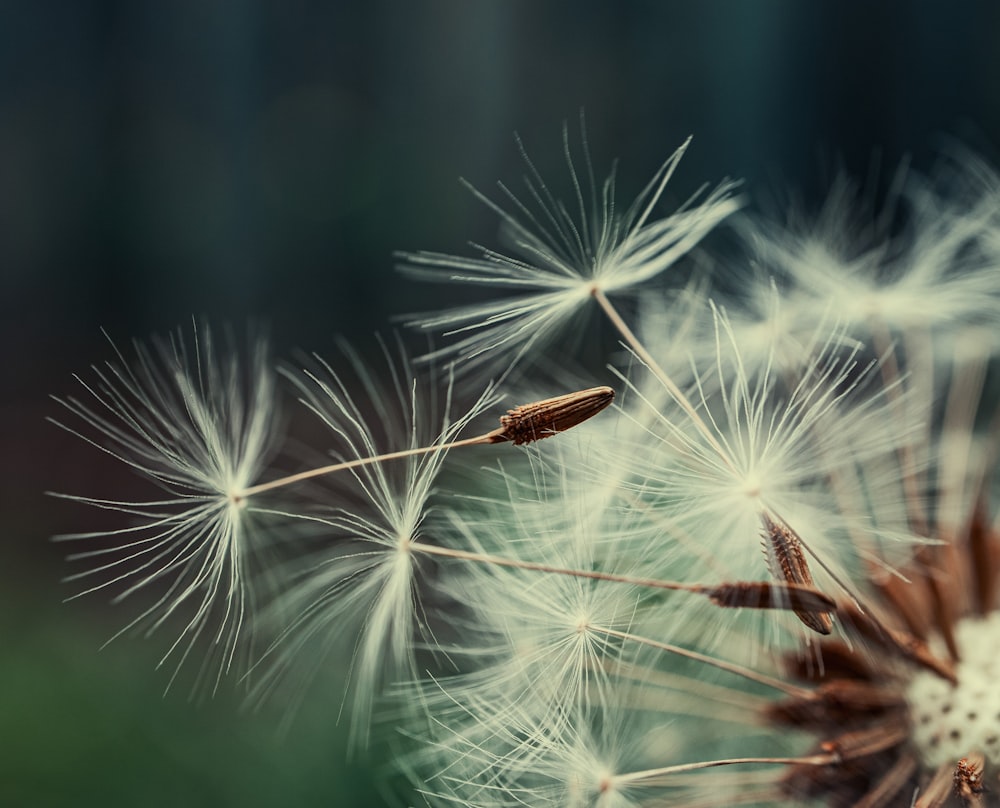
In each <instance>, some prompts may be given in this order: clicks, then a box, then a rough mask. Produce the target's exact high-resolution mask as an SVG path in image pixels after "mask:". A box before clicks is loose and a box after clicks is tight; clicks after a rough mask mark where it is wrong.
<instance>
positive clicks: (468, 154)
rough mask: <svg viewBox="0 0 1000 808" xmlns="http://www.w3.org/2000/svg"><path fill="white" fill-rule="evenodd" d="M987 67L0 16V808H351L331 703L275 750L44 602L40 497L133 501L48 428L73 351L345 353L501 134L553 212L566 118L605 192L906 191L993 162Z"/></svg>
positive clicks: (476, 28)
mask: <svg viewBox="0 0 1000 808" xmlns="http://www.w3.org/2000/svg"><path fill="white" fill-rule="evenodd" d="M998 42H1000V6H998V5H997V4H995V3H988V2H983V3H974V2H943V1H942V2H927V0H923V1H922V2H921V1H920V0H899V2H844V0H816V1H815V2H802V0H699V2H691V1H690V0H676V1H673V2H671V1H669V0H663V1H662V2H652V1H650V2H610V0H609V1H608V2H597V1H596V0H575V1H574V2H539V0H488V1H487V0H436V1H435V2H422V1H421V0H414V1H413V2H402V1H399V2H390V1H389V0H373V1H371V2H352V3H348V2H328V3H322V2H309V1H308V0H289V1H287V2H273V3H267V2H218V1H216V0H175V1H174V2H160V3H153V2H144V1H143V0H120V2H106V3H94V2H82V1H81V2H72V1H71V0H67V2H47V1H46V0H36V2H20V3H19V2H6V3H3V4H2V5H0V361H2V372H0V394H2V395H0V464H2V465H0V515H2V517H3V523H2V524H3V527H4V533H3V537H2V541H0V576H2V577H0V632H2V636H0V642H2V656H0V745H2V748H0V803H2V804H4V805H7V804H14V805H75V806H88V805H107V806H116V805H180V804H184V805H204V806H210V805H211V806H214V805H240V806H254V805H261V806H264V805H278V804H287V805H320V804H325V805H331V806H332V805H336V806H341V805H347V806H350V805H359V806H365V805H378V804H379V803H378V802H377V797H376V796H375V794H376V792H375V790H374V786H373V782H374V780H375V779H376V775H375V774H374V773H373V770H372V769H371V767H369V766H366V765H352V766H350V767H346V766H345V764H344V762H343V761H344V758H345V754H344V748H343V746H344V741H343V739H342V735H343V729H342V728H338V727H337V726H335V723H334V720H333V715H334V712H335V707H336V703H337V698H336V696H335V695H334V696H333V697H332V698H331V699H330V700H329V703H326V704H314V705H311V706H310V707H308V708H307V709H305V710H304V711H303V718H302V719H301V720H300V721H299V722H298V723H297V724H296V725H293V727H292V730H291V732H290V733H289V734H288V735H287V736H286V737H284V738H281V737H278V736H277V734H276V729H275V724H276V717H275V715H273V714H272V713H268V712H265V713H263V714H260V715H254V714H247V713H246V712H243V711H241V710H240V709H239V703H240V699H239V696H238V694H236V693H232V692H229V691H227V692H225V693H224V694H223V695H221V696H220V697H218V698H216V699H215V700H214V701H210V702H208V703H205V704H189V703H188V702H187V701H186V698H185V696H186V691H185V690H184V689H178V690H177V691H175V692H171V693H170V694H168V695H167V696H166V697H162V696H161V693H162V690H163V688H164V686H165V684H166V679H167V677H166V675H165V674H164V673H163V672H157V671H154V669H153V668H154V665H155V661H156V659H157V658H158V652H160V651H162V650H163V646H162V640H157V639H154V640H151V641H149V642H142V641H135V640H124V641H120V642H117V643H114V644H113V645H112V646H110V647H109V648H108V649H106V650H104V651H101V652H98V647H99V646H100V645H101V643H102V642H103V641H104V640H105V639H106V638H107V637H108V636H109V635H110V634H112V633H113V632H114V631H115V630H116V629H117V628H118V627H119V626H120V625H121V624H122V622H123V620H124V615H125V613H127V612H129V609H128V606H125V607H122V608H117V609H116V608H112V607H110V606H109V605H107V603H106V600H107V598H105V597H103V596H97V597H91V598H88V599H85V600H84V601H80V602H75V603H74V604H70V605H61V604H60V601H61V599H62V598H63V597H64V596H66V595H67V594H70V593H71V591H72V588H71V586H69V585H61V584H59V579H60V578H61V577H62V576H63V575H65V574H66V573H67V571H68V569H67V565H66V564H65V563H64V562H63V560H62V555H63V549H62V548H60V547H55V546H53V545H52V544H50V543H49V542H48V537H49V536H50V535H51V534H54V533H58V532H65V531H74V530H83V529H88V528H90V527H93V526H95V525H98V524H100V521H99V519H98V515H95V514H93V513H90V512H88V511H85V509H83V508H82V507H78V506H72V505H71V504H67V503H60V502H57V501H53V500H48V499H45V498H44V497H43V495H42V492H43V491H44V490H46V489H56V490H61V491H78V490H88V491H90V492H93V491H94V489H95V488H98V489H101V490H106V492H107V493H108V494H109V495H113V494H114V493H115V492H116V491H118V490H119V486H125V485H128V484H129V483H128V482H123V481H121V480H120V475H121V470H120V469H117V468H114V467H111V466H109V464H107V463H102V462H100V458H98V457H95V453H94V452H93V451H92V450H90V449H88V448H87V447H85V446H83V445H82V444H81V443H80V442H79V441H74V440H73V439H72V438H71V437H69V436H67V435H65V434H63V433H60V432H59V431H58V430H56V429H55V428H53V427H50V426H49V425H47V424H46V423H45V422H44V418H45V416H47V415H53V414H55V412H56V410H55V406H54V405H53V404H52V403H51V402H50V401H49V400H48V399H47V395H48V394H49V393H59V394H65V393H67V392H69V391H71V390H72V389H73V382H72V380H71V377H70V374H71V373H72V372H74V371H81V370H83V369H85V368H86V367H87V366H88V365H89V364H90V363H91V362H95V361H100V360H103V359H105V358H107V356H108V348H107V345H106V343H105V342H103V338H102V337H101V335H100V331H99V329H100V328H101V327H104V328H106V329H107V330H108V331H109V332H110V333H111V334H112V335H113V336H115V337H116V338H118V339H119V340H121V341H127V340H128V339H130V338H132V337H145V336H148V335H149V334H151V333H163V332H164V331H167V330H169V329H171V328H174V327H176V326H177V325H183V324H185V323H187V322H190V318H191V316H192V315H196V316H199V317H203V318H204V319H205V320H206V321H207V322H210V323H213V324H214V323H225V322H229V323H233V324H235V325H236V326H237V327H238V328H242V327H243V324H244V323H246V322H247V321H254V322H260V323H263V324H266V325H267V327H268V328H269V330H270V332H271V334H272V339H273V342H274V344H275V348H276V352H277V353H278V354H279V355H283V356H286V355H288V353H289V352H290V351H291V350H292V349H293V348H305V349H309V350H314V349H315V350H318V351H320V352H321V353H327V354H329V353H331V352H332V350H333V344H334V342H333V341H334V337H335V335H338V334H343V335H346V336H347V337H348V338H350V339H352V340H353V341H355V342H356V343H359V344H366V343H367V342H368V341H369V340H370V335H371V333H372V332H374V331H375V330H383V331H384V330H386V328H387V323H388V320H389V318H390V317H391V316H393V315H396V314H399V313H403V312H408V311H414V310H426V309H434V308H439V307H443V306H445V305H447V304H449V303H453V302H455V301H456V300H458V299H459V297H458V296H459V294H460V293H459V292H458V291H455V290H449V289H447V288H444V287H431V286H418V285H415V284H413V283H411V282H410V281H407V280H405V279H403V278H400V277H398V276H397V275H396V274H395V272H394V270H393V258H392V251H393V250H397V249H436V250H447V251H462V250H465V249H466V247H465V244H466V242H467V241H468V240H475V241H478V242H491V241H492V239H493V238H494V235H495V230H496V223H495V221H494V219H493V217H492V215H491V214H490V213H489V212H488V211H486V210H485V209H484V208H483V207H482V206H480V205H477V204H476V203H475V202H474V201H473V200H472V199H471V197H470V195H469V194H468V193H467V192H466V191H464V190H463V189H462V188H461V187H460V186H459V184H458V183H457V182H456V179H457V177H458V176H459V175H462V176H464V177H466V178H468V179H469V180H470V181H472V182H473V183H474V184H476V185H477V186H478V187H480V188H483V189H489V188H490V187H491V186H492V183H493V182H494V181H495V180H496V179H498V178H505V179H507V180H509V181H511V182H512V183H516V182H517V177H518V176H519V175H520V174H521V171H522V166H521V164H520V162H519V157H518V154H517V151H516V149H515V147H514V145H513V140H512V137H511V135H512V133H513V132H514V130H517V131H519V132H520V133H521V135H522V137H523V139H524V141H525V142H526V144H527V146H528V148H529V150H530V153H531V155H532V157H533V158H534V159H535V161H536V163H537V164H538V165H539V167H540V168H541V170H542V171H543V173H544V174H545V175H546V176H548V177H552V178H554V180H553V185H554V186H560V184H561V183H563V182H564V180H565V175H564V173H563V169H562V165H561V163H560V159H561V155H560V129H561V126H562V122H563V121H564V120H567V119H569V120H570V121H575V120H576V118H577V116H578V111H579V110H580V109H581V108H583V109H585V110H586V117H587V127H588V133H589V138H590V142H591V150H592V153H593V155H594V161H595V164H596V166H597V167H598V169H599V170H600V171H603V170H604V168H605V167H606V166H608V165H609V164H610V162H611V160H612V159H613V158H615V157H618V158H620V161H621V169H620V188H621V190H622V193H623V198H626V199H627V197H628V196H629V195H631V194H632V193H634V192H635V191H636V190H638V189H639V188H640V187H641V185H642V184H643V183H644V182H645V180H646V179H647V178H648V176H650V175H651V174H652V172H653V171H654V170H655V168H656V167H657V166H658V165H659V164H660V162H661V161H662V160H663V159H664V158H665V157H666V156H667V155H668V154H669V153H670V152H671V151H672V150H673V149H674V148H675V147H676V146H677V145H678V144H679V143H680V142H681V141H682V140H683V139H684V138H685V137H686V136H687V135H689V134H693V135H694V136H695V139H694V142H693V144H692V146H691V148H690V150H689V152H688V155H687V156H686V157H685V159H684V161H683V163H682V165H681V168H680V170H679V171H678V174H677V176H676V179H675V180H674V181H673V183H672V189H671V190H672V191H673V193H674V199H675V200H679V199H683V198H685V197H686V196H687V195H688V194H690V193H691V192H692V191H693V190H694V189H695V188H696V187H697V186H698V185H700V184H701V183H702V182H711V183H714V182H717V181H718V180H720V179H721V178H722V177H724V176H727V175H728V176H734V177H743V178H745V179H746V181H747V184H746V188H747V190H748V191H749V192H750V194H751V195H756V194H758V193H760V194H761V195H766V191H767V189H768V188H773V187H782V186H783V185H785V184H786V183H792V184H793V185H795V186H796V187H798V188H800V189H801V191H802V195H803V197H804V198H805V199H806V200H807V201H808V200H816V199H817V198H818V194H819V192H820V190H821V189H822V188H823V186H824V182H825V177H828V176H829V174H830V171H829V170H827V171H824V166H826V167H827V168H829V167H830V166H835V165H837V164H838V163H839V164H843V165H844V166H846V167H847V168H848V170H850V171H852V172H853V173H855V174H859V175H862V176H864V175H866V174H867V173H868V172H869V170H870V167H871V165H872V163H873V155H879V156H880V157H879V159H880V160H881V163H882V164H883V165H884V166H886V167H888V170H890V171H891V169H892V168H893V167H894V166H895V165H896V164H897V163H898V161H899V160H900V158H901V157H902V156H903V155H906V154H910V155H913V159H914V162H915V164H916V165H917V166H926V165H928V164H929V163H930V161H931V159H932V156H933V154H934V152H935V150H936V149H937V148H938V147H940V146H941V145H942V143H943V142H944V141H945V140H946V138H947V137H948V136H952V135H957V136H958V137H959V138H961V139H962V140H963V141H964V142H966V143H968V144H970V145H971V146H972V147H973V148H975V149H977V150H979V151H982V152H984V153H985V154H986V155H987V156H989V157H990V158H991V159H994V158H995V149H996V147H997V145H998V144H1000V101H998V99H1000V48H998V47H997V43H998ZM560 187H565V186H564V185H562V186H560ZM674 189H676V190H674ZM115 475H119V476H115ZM102 478H106V479H103V480H102ZM104 485H106V489H105V488H104ZM85 486H89V488H86V489H85ZM331 705H332V706H331ZM377 756H378V753H376V754H375V757H377ZM380 762H381V761H379V760H374V761H373V764H377V763H380Z"/></svg>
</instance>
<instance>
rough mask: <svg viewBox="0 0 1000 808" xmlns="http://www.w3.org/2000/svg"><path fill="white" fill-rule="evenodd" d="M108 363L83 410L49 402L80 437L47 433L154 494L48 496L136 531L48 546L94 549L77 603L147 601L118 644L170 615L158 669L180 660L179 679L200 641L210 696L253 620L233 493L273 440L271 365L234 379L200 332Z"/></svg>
mask: <svg viewBox="0 0 1000 808" xmlns="http://www.w3.org/2000/svg"><path fill="white" fill-rule="evenodd" d="M116 353H118V361H117V362H108V363H107V364H106V365H105V366H104V367H103V368H101V367H95V368H94V374H95V377H96V381H94V382H87V381H85V380H84V379H83V378H80V377H78V379H79V381H80V383H81V384H82V385H83V387H84V388H85V390H86V391H87V393H88V394H89V397H90V400H89V401H87V400H80V399H77V398H75V397H70V398H66V399H60V398H56V399H55V400H56V401H57V402H59V404H61V405H62V406H63V407H65V408H66V409H67V410H68V411H69V412H70V413H71V414H72V415H74V416H75V417H76V418H78V419H79V420H81V421H83V422H84V424H85V427H76V426H72V425H70V424H69V423H63V422H61V421H56V420H54V419H53V421H54V423H56V424H57V425H58V426H60V427H62V428H63V429H65V430H67V431H68V432H70V433H72V434H74V435H77V436H78V437H80V438H82V439H83V440H85V441H87V442H88V443H90V444H92V445H94V446H95V447H97V448H98V449H100V450H101V451H103V452H104V453H106V454H108V455H110V456H111V457H113V458H115V459H116V460H118V461H120V462H122V463H124V464H125V465H126V466H128V467H130V468H131V469H132V470H133V471H135V472H137V473H138V474H139V475H140V476H142V477H145V478H146V479H148V480H149V481H150V482H152V483H153V484H154V485H155V486H156V487H157V488H159V489H160V491H161V492H162V493H161V495H160V496H158V497H156V498H155V499H150V500H145V501H123V500H115V499H100V498H96V497H93V496H77V495H67V494H55V496H60V497H63V498H66V499H71V500H74V501H77V502H82V503H85V504H88V505H92V506H94V507H97V508H101V509H103V510H110V511H116V512H118V513H121V514H125V515H127V516H129V517H130V518H131V519H132V520H133V524H132V525H131V526H129V527H125V528H120V529H117V530H109V531H104V532H94V533H82V534H80V533H78V534H67V535H63V536H58V537H56V538H57V540H59V541H74V542H76V541H87V542H90V543H93V542H96V541H99V540H100V541H101V546H100V547H99V548H98V549H92V550H84V551H81V552H78V553H76V554H74V555H72V556H70V559H71V560H73V561H85V562H87V563H89V564H92V565H94V566H91V568H90V569H88V570H86V571H84V572H80V573H76V574H74V575H71V576H70V577H69V578H68V579H67V580H72V581H76V580H82V581H87V580H93V579H96V580H97V583H93V584H91V585H90V586H89V587H88V588H87V589H85V590H84V591H83V592H81V593H80V594H81V595H83V594H89V593H92V592H96V591H99V590H103V589H106V588H107V589H118V590H120V591H119V593H118V594H117V595H116V596H115V601H116V602H118V601H122V600H124V599H126V598H128V597H130V596H133V595H136V594H137V593H139V592H140V591H145V590H152V591H153V593H154V594H153V595H152V597H153V598H154V602H153V604H152V605H151V606H148V607H146V608H145V609H144V610H143V612H142V613H141V614H140V615H139V616H138V617H136V618H135V619H133V620H132V621H131V622H130V623H129V624H128V625H127V626H126V627H125V628H124V629H122V631H121V632H119V634H121V633H124V632H126V631H129V630H131V629H142V630H143V631H144V632H145V633H146V634H147V635H148V634H151V633H152V632H154V631H156V630H157V629H160V628H162V627H163V626H164V625H165V624H167V623H168V622H169V621H170V620H172V619H173V618H174V617H175V615H176V616H177V619H178V620H179V621H180V623H181V629H180V633H179V636H178V637H177V638H176V639H175V640H174V642H173V644H172V645H171V647H170V649H169V650H168V651H167V653H166V654H165V655H164V657H163V659H162V660H161V664H165V663H166V662H167V661H168V659H171V658H176V663H175V672H174V676H176V672H177V670H179V669H180V667H181V665H182V664H183V663H184V661H185V660H186V659H187V657H188V656H189V655H190V654H191V652H192V651H193V650H194V648H195V646H196V643H197V641H198V639H199V637H200V636H201V635H203V634H207V635H208V639H209V642H210V646H209V647H210V648H211V649H214V654H215V655H216V656H217V657H218V659H219V668H218V671H216V673H215V674H212V673H211V671H210V670H208V669H207V666H208V663H207V662H206V663H205V666H206V667H205V668H203V675H204V676H205V677H207V678H210V679H214V681H211V683H210V686H211V687H212V688H214V687H215V686H217V684H218V678H219V676H221V675H222V673H224V672H226V671H228V670H229V668H230V666H231V665H232V663H233V660H234V657H235V655H236V653H237V649H238V646H239V641H240V639H241V637H242V635H243V634H244V633H246V631H247V625H248V623H249V621H250V618H251V614H252V612H253V610H254V583H253V581H252V580H251V575H252V569H253V566H252V560H253V556H254V555H255V553H257V552H258V551H259V550H260V547H259V546H257V545H256V544H255V542H254V539H253V532H252V531H251V530H250V529H249V526H250V522H251V521H254V520H258V521H259V518H260V517H259V515H258V514H257V513H256V511H255V509H254V508H253V507H250V506H248V503H246V502H245V501H244V500H243V498H242V497H241V496H240V494H239V492H241V491H243V490H244V489H245V488H247V487H248V486H249V485H251V484H252V483H253V482H254V481H255V480H256V479H257V477H258V475H259V474H260V472H261V470H262V469H263V467H264V463H265V461H266V459H267V457H268V455H269V453H270V451H271V448H272V446H273V443H274V441H275V439H276V437H277V436H278V430H277V423H276V402H275V398H274V381H273V376H272V373H271V370H270V368H269V366H268V361H267V353H266V351H265V349H264V346H263V344H261V343H259V342H258V343H256V344H254V345H253V346H252V348H251V352H250V355H249V357H248V359H247V361H246V367H245V368H244V367H241V366H240V363H239V362H238V361H237V360H235V359H230V358H225V359H223V358H221V357H222V356H223V352H222V351H221V350H219V349H218V348H217V347H216V345H215V343H214V339H213V337H212V334H211V332H210V331H209V330H208V329H207V328H203V329H195V330H194V334H193V345H189V344H187V343H185V341H184V338H183V336H182V335H181V334H177V335H174V336H172V337H171V338H170V340H169V341H162V342H158V343H156V345H155V346H154V347H153V348H152V349H150V348H147V347H146V346H144V345H142V344H141V343H136V344H135V354H136V356H135V361H134V363H133V364H132V365H130V364H129V363H127V362H126V360H125V358H124V356H123V355H122V354H121V353H120V352H117V349H116ZM226 353H227V354H228V353H229V351H227V352H226ZM116 636H118V635H116ZM171 681H173V677H171Z"/></svg>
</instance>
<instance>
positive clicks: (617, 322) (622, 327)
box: [591, 284, 735, 470]
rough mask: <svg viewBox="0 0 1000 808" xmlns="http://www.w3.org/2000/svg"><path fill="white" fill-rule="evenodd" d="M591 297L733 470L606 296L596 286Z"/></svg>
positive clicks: (687, 402)
mask: <svg viewBox="0 0 1000 808" xmlns="http://www.w3.org/2000/svg"><path fill="white" fill-rule="evenodd" d="M591 295H592V296H593V298H594V300H596V301H597V304H598V305H599V306H600V307H601V310H602V311H603V312H604V313H605V315H607V318H608V319H609V320H610V321H611V324H612V325H613V326H614V327H615V328H616V329H617V330H618V333H619V334H621V336H622V338H623V339H624V340H625V342H626V343H627V344H628V346H629V347H630V348H631V349H632V350H633V351H635V354H636V356H638V357H639V359H641V360H642V362H643V363H644V364H645V365H646V366H647V367H648V368H649V370H650V372H651V373H652V374H653V375H654V376H656V378H657V379H659V381H660V383H661V384H662V385H663V386H664V387H665V388H666V389H667V392H668V393H670V395H671V396H673V399H674V401H676V402H677V404H678V405H679V406H680V408H681V409H682V410H684V412H685V413H687V415H688V417H689V418H690V419H691V421H692V422H693V423H694V425H695V426H696V427H697V428H698V431H699V432H701V434H702V435H703V436H704V437H705V440H706V441H708V444H709V445H710V446H711V447H712V448H713V449H714V450H715V451H716V453H717V454H718V455H719V457H720V458H721V459H722V461H723V462H724V463H725V464H726V465H727V466H728V467H729V468H730V469H733V470H735V469H734V467H733V462H732V459H731V458H730V457H729V453H728V452H726V450H725V449H724V448H723V447H722V444H720V443H719V441H718V439H717V438H716V437H715V435H713V434H712V431H711V430H710V429H709V427H708V424H706V423H705V420H704V419H703V418H702V417H701V416H700V415H699V414H698V411H697V410H696V409H695V408H694V405H693V404H692V403H691V400H690V399H689V398H688V397H687V396H686V395H684V393H683V391H682V390H681V389H680V388H679V387H678V386H677V384H676V383H675V382H674V380H673V379H671V378H670V376H668V375H667V372H666V371H665V370H664V369H663V368H662V367H660V364H659V363H658V362H657V361H656V360H655V359H654V358H653V356H652V354H650V353H649V351H647V350H646V347H645V346H644V345H643V344H642V343H641V342H640V341H639V338H638V337H636V335H635V334H634V333H633V331H632V329H631V328H629V326H628V323H626V322H625V320H624V319H623V318H622V316H621V315H620V314H619V313H618V310H617V309H616V308H615V307H614V306H613V305H612V304H611V301H610V300H608V298H607V295H605V294H604V292H603V291H602V290H601V289H600V287H598V286H597V285H596V284H595V285H594V286H593V287H592V288H591Z"/></svg>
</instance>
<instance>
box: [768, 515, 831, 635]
mask: <svg viewBox="0 0 1000 808" xmlns="http://www.w3.org/2000/svg"><path fill="white" fill-rule="evenodd" d="M760 518H761V522H763V523H764V534H763V535H764V543H765V544H764V554H765V555H766V556H767V562H768V566H769V567H770V569H771V574H772V575H773V576H774V577H775V578H780V579H781V580H783V581H785V583H788V584H794V585H798V586H804V587H808V588H812V586H813V577H812V573H811V572H810V571H809V564H808V563H807V562H806V555H805V552H803V549H802V540H801V539H800V538H799V537H798V535H797V534H796V533H795V531H794V530H792V529H791V528H790V527H789V526H788V525H786V524H784V523H783V522H779V521H778V520H776V519H772V518H771V515H770V514H769V513H767V512H766V511H763V512H761V515H760ZM792 610H793V611H794V612H795V616H796V617H798V618H799V620H800V621H801V622H802V624H803V625H804V626H806V627H807V628H811V629H812V630H813V631H815V632H816V633H817V634H824V635H826V634H829V633H830V632H831V631H833V620H832V619H831V618H830V614H829V613H828V612H825V611H821V612H810V611H807V610H805V609H801V608H795V607H794V606H793V608H792Z"/></svg>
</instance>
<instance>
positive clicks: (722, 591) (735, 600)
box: [706, 581, 837, 613]
mask: <svg viewBox="0 0 1000 808" xmlns="http://www.w3.org/2000/svg"><path fill="white" fill-rule="evenodd" d="M706 594H707V595H708V597H709V598H711V600H712V603H714V604H715V605H716V606H721V607H723V608H730V609H736V608H746V609H790V610H792V611H794V612H796V613H798V612H800V611H802V612H812V613H822V612H828V611H831V610H833V609H835V608H836V607H837V602H836V601H835V600H834V599H833V598H831V597H830V596H829V595H826V594H825V593H823V592H820V591H819V590H818V589H814V588H812V587H809V586H803V585H801V584H792V583H789V584H772V583H768V582H767V581H734V582H731V583H724V584H719V585H718V586H714V587H712V588H711V589H710V590H708V592H707V593H706Z"/></svg>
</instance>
